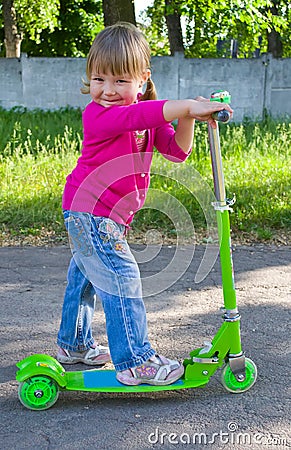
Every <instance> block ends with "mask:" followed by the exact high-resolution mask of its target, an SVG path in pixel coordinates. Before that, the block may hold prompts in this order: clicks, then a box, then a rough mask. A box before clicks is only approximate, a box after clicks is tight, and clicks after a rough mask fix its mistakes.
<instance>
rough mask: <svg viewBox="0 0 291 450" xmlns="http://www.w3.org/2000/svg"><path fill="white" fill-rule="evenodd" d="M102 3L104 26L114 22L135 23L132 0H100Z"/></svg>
mask: <svg viewBox="0 0 291 450" xmlns="http://www.w3.org/2000/svg"><path fill="white" fill-rule="evenodd" d="M102 5H103V14H104V25H105V26H106V27H107V26H108V25H114V24H115V23H116V22H130V23H133V24H134V25H136V20H135V12H134V2H133V1H132V0H102Z"/></svg>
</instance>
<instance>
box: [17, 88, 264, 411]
mask: <svg viewBox="0 0 291 450" xmlns="http://www.w3.org/2000/svg"><path fill="white" fill-rule="evenodd" d="M210 100H211V101H219V102H223V103H229V102H230V95H229V93H228V92H227V91H217V92H215V93H213V94H212V95H211V99H210ZM214 118H215V120H217V121H219V122H228V120H229V113H228V111H227V110H223V111H220V112H219V113H216V114H215V115H214ZM208 134H209V144H210V153H211V161H212V172H213V180H214V192H215V198H216V201H215V202H214V203H213V207H214V209H215V211H216V216H217V225H218V236H219V243H220V263H221V274H222V286H223V299H224V308H225V311H224V314H223V323H222V325H221V327H220V329H219V330H218V332H217V333H216V335H215V337H214V339H213V340H212V342H211V343H209V344H206V345H205V347H201V348H197V349H196V350H193V351H192V352H190V357H189V358H188V359H185V360H184V362H183V364H184V366H185V373H184V375H183V377H182V378H181V379H179V380H178V381H176V382H175V383H174V384H171V385H168V386H150V385H145V384H144V385H139V386H126V385H124V384H121V383H119V382H118V381H117V380H116V376H115V375H116V372H115V371H114V370H103V369H93V370H85V371H73V372H66V371H65V369H64V368H63V366H62V365H61V364H60V363H59V362H58V361H57V360H56V359H54V358H52V357H51V356H48V355H42V354H36V355H32V356H28V357H27V358H25V359H23V360H22V361H20V362H18V363H17V364H16V366H17V367H18V369H19V370H18V371H17V373H16V379H17V381H18V382H19V388H18V395H19V400H20V402H21V403H22V404H23V405H24V406H25V407H26V408H28V409H31V410H45V409H48V408H50V407H51V406H52V405H54V404H55V402H56V401H57V399H58V395H59V391H92V392H130V393H132V392H156V391H164V390H176V389H185V388H196V387H199V386H204V385H206V384H207V383H208V382H209V380H210V378H211V376H212V375H213V374H214V373H215V372H216V370H217V369H218V368H220V367H221V366H223V365H224V368H223V370H222V374H221V381H222V384H223V386H224V387H225V388H226V389H227V390H228V391H230V392H232V393H241V392H245V391H247V390H248V389H250V388H251V387H252V386H253V384H254V383H255V381H256V378H257V368H256V365H255V364H254V362H253V361H252V360H250V359H249V358H246V357H245V356H244V354H243V352H242V346H241V338H240V314H239V312H238V309H237V305H236V293H235V285H234V275H233V265H232V254H231V240H230V223H229V211H230V210H231V206H232V204H233V203H234V200H231V201H229V200H228V199H226V194H225V187H224V175H223V167H222V158H221V150H220V139H219V127H218V126H217V128H215V129H213V128H211V127H210V126H209V127H208Z"/></svg>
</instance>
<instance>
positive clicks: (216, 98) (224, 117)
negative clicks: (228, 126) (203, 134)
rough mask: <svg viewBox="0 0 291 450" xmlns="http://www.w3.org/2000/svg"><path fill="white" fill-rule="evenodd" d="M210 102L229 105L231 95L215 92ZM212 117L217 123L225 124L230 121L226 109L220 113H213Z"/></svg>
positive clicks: (225, 92)
mask: <svg viewBox="0 0 291 450" xmlns="http://www.w3.org/2000/svg"><path fill="white" fill-rule="evenodd" d="M210 101H211V102H220V103H227V104H229V103H230V102H231V95H230V94H229V92H227V91H222V90H220V91H215V92H213V93H212V94H211V97H210ZM212 117H213V119H215V120H217V121H218V122H224V123H227V122H228V121H229V119H230V113H229V111H227V110H226V109H223V110H222V111H217V112H215V113H214V114H213V115H212Z"/></svg>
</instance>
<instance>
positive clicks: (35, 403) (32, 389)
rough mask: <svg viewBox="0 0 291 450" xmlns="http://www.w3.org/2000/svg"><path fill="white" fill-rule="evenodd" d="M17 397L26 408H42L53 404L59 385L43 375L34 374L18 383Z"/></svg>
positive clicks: (57, 394)
mask: <svg viewBox="0 0 291 450" xmlns="http://www.w3.org/2000/svg"><path fill="white" fill-rule="evenodd" d="M18 397H19V400H20V402H21V403H22V404H23V406H25V407H26V408H28V409H33V410H38V411H40V410H44V409H48V408H50V407H51V406H53V405H54V404H55V403H56V401H57V399H58V397H59V386H58V384H57V383H56V381H55V380H53V379H52V378H50V377H48V376H45V375H36V376H33V377H31V378H27V380H25V381H23V382H22V383H20V384H19V388H18Z"/></svg>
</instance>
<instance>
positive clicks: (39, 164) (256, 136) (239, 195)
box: [0, 109, 291, 240]
mask: <svg viewBox="0 0 291 450" xmlns="http://www.w3.org/2000/svg"><path fill="white" fill-rule="evenodd" d="M0 118H1V122H0V184H1V197H0V223H1V224H2V232H8V233H10V234H14V235H19V234H20V235H38V234H40V233H41V232H42V231H43V230H48V231H51V230H54V231H55V232H56V233H57V234H58V233H62V232H63V231H64V226H63V220H62V211H61V196H62V191H63V186H64V183H65V178H66V176H67V175H68V173H69V172H70V171H71V170H72V168H73V167H74V165H75V163H76V160H77V158H78V156H79V151H80V148H81V140H82V129H81V126H82V125H81V112H80V111H79V110H70V109H66V110H59V111H55V112H43V111H32V112H28V111H25V110H20V109H16V110H11V111H4V110H0ZM220 135H221V148H222V152H223V166H224V172H225V182H226V188H227V193H228V196H229V197H232V196H233V193H235V195H236V204H235V205H234V212H233V214H232V215H231V225H232V229H233V231H234V232H235V233H236V234H238V235H239V233H241V232H243V233H251V234H252V235H253V236H255V238H257V239H260V240H270V239H272V237H273V235H274V234H275V233H277V232H278V231H283V232H286V231H287V232H288V231H290V228H291V212H290V191H291V175H290V166H291V155H290V142H291V124H290V123H289V122H288V121H287V120H286V121H281V122H276V121H275V120H272V119H270V118H267V119H266V120H265V121H264V122H260V123H253V122H250V121H245V122H244V123H243V124H241V125H235V124H229V125H226V126H225V125H222V126H221V127H220ZM194 148H195V150H194V152H193V154H192V156H191V157H190V158H189V159H188V161H187V163H186V164H182V165H177V164H173V163H171V162H168V161H166V160H165V159H164V158H162V157H161V156H160V155H159V154H156V155H155V158H154V163H153V166H152V173H153V174H152V181H151V190H150V192H149V196H148V200H147V203H146V208H144V209H143V210H141V211H140V212H139V213H138V214H137V215H136V218H135V221H134V224H133V227H134V228H135V229H137V230H143V231H144V230H147V229H150V228H159V229H161V230H162V232H163V233H167V234H168V235H173V236H175V235H176V234H177V232H178V233H179V230H181V229H183V227H184V228H185V227H186V228H187V227H188V225H189V224H188V222H187V220H188V215H189V216H190V217H191V221H192V222H193V223H194V226H195V228H196V230H197V229H202V228H205V227H206V226H207V225H208V227H209V225H210V226H212V221H213V217H214V211H213V208H212V206H211V201H213V198H211V196H212V186H213V182H212V173H211V163H210V157H209V151H208V140H207V127H206V125H205V124H196V130H195V140H194ZM185 224H186V225H185ZM184 231H185V230H184ZM184 231H183V232H184Z"/></svg>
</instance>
